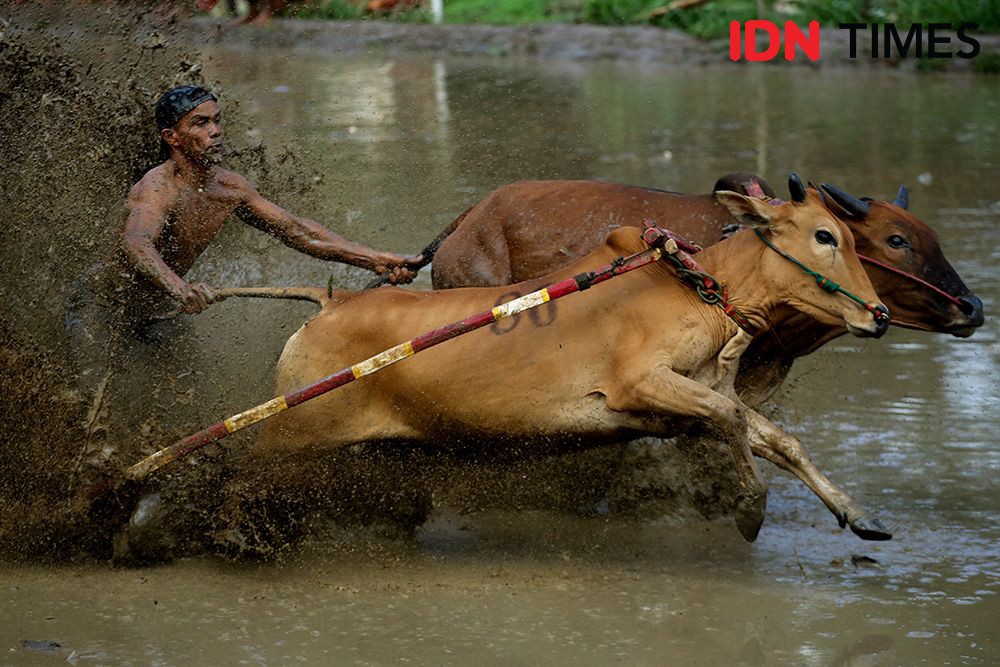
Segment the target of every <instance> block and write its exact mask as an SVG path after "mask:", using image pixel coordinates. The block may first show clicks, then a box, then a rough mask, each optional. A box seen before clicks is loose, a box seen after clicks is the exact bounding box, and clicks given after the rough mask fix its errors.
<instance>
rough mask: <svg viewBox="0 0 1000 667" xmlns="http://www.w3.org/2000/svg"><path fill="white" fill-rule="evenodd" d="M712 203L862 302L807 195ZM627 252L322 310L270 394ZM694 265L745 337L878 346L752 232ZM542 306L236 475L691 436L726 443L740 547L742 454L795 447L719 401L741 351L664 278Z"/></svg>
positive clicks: (461, 343)
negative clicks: (527, 275) (359, 446)
mask: <svg viewBox="0 0 1000 667" xmlns="http://www.w3.org/2000/svg"><path fill="white" fill-rule="evenodd" d="M719 200H720V201H722V202H723V203H724V204H725V205H726V206H728V207H730V208H731V209H734V210H736V211H737V212H738V213H739V214H740V215H741V216H742V217H744V218H750V219H752V220H754V221H756V222H758V223H770V224H769V225H768V228H767V231H766V232H765V235H766V236H767V237H769V238H770V240H771V242H773V243H774V244H776V245H778V246H780V247H781V248H783V249H784V250H786V251H788V252H791V253H792V254H793V255H795V256H796V257H798V258H799V259H800V260H802V261H805V262H806V263H808V264H812V265H814V266H816V267H822V270H823V271H824V272H825V273H827V274H828V275H829V277H830V278H831V279H833V280H836V281H837V282H840V283H841V284H843V285H844V287H845V288H846V289H849V290H850V291H852V292H854V293H856V294H858V295H859V296H860V297H861V298H862V299H864V300H866V301H871V300H873V299H875V298H876V297H875V294H874V291H873V290H872V289H871V285H870V283H869V281H868V279H867V276H866V275H865V273H864V271H863V270H862V269H861V266H860V264H859V263H858V259H857V257H856V255H855V254H854V250H853V247H854V241H853V238H852V236H851V234H850V231H849V230H848V229H847V227H846V226H844V225H843V223H841V222H839V221H838V220H837V219H836V218H835V217H833V216H832V215H831V214H830V213H829V212H828V211H827V210H826V209H825V208H824V206H823V205H822V203H821V200H820V198H819V195H818V194H816V193H811V194H810V195H809V196H808V197H807V198H805V200H804V201H803V202H795V203H787V204H783V205H781V206H769V205H767V204H765V203H763V202H761V201H759V200H755V199H751V198H748V197H744V196H741V195H738V194H735V193H720V195H719ZM643 247H644V244H643V243H642V240H641V234H640V231H639V230H638V229H635V228H631V227H623V228H621V229H618V230H616V231H615V232H614V233H613V234H612V235H611V236H610V237H609V238H608V240H607V242H606V243H605V244H604V245H602V246H601V247H599V248H597V249H596V250H594V251H593V252H591V253H590V254H589V255H587V256H585V257H584V258H581V259H578V260H576V261H575V262H573V263H571V264H570V265H569V266H566V267H563V268H561V269H559V270H558V271H556V272H555V273H553V274H551V275H549V276H546V277H545V278H543V279H538V280H534V281H529V282H526V283H521V284H519V285H515V286H513V287H507V286H504V287H489V288H480V289H459V290H442V291H434V292H412V291H404V290H399V289H392V288H388V289H382V290H374V291H369V292H364V293H361V294H359V295H357V296H354V297H353V298H349V299H347V300H346V302H343V303H340V304H339V305H338V304H334V303H332V302H331V303H327V304H326V305H324V307H323V310H322V312H321V313H320V314H319V315H317V316H316V317H314V318H313V319H312V320H310V321H309V322H308V323H306V324H305V325H304V326H303V327H302V328H301V329H299V330H298V331H297V332H296V333H295V334H294V335H293V336H292V337H291V338H290V339H289V341H288V343H287V344H286V345H285V349H284V351H283V352H282V355H281V359H280V361H279V362H278V381H277V392H278V393H285V392H288V391H289V390H292V389H295V388H298V387H301V386H304V385H306V384H308V383H310V382H312V381H314V380H316V379H317V378H319V377H321V376H323V375H324V374H326V373H328V372H330V369H336V368H342V367H345V366H348V365H351V364H356V363H358V362H360V361H362V360H363V359H364V358H365V357H367V356H370V355H373V354H375V353H376V352H379V351H381V350H383V349H386V348H390V347H392V346H398V345H401V344H402V343H403V342H404V341H406V340H408V339H412V338H413V337H415V336H417V335H418V334H421V333H423V332H426V331H429V330H432V329H435V328H437V327H440V326H442V325H444V324H446V323H449V322H452V321H457V320H459V319H462V318H464V317H466V316H468V315H471V314H472V313H475V312H477V311H482V310H488V309H489V308H491V307H493V306H495V305H497V304H498V303H500V302H501V301H503V300H505V299H508V298H510V294H511V293H516V294H520V295H524V294H527V293H529V292H532V291H534V290H537V289H539V288H541V287H542V286H543V285H545V284H547V283H549V282H555V281H559V280H563V279H566V278H569V277H570V276H573V275H577V274H580V273H582V272H584V271H587V270H591V269H595V268H598V267H600V266H602V265H606V264H608V263H609V262H610V261H611V260H612V259H614V258H616V257H619V256H623V255H630V254H632V253H635V252H637V251H639V250H641V249H643ZM699 261H700V262H701V263H702V265H703V266H704V267H705V269H706V270H708V271H710V272H712V273H713V274H714V275H716V276H717V277H718V278H719V279H720V280H721V281H723V282H725V283H726V284H728V285H729V286H730V287H729V294H730V299H731V300H732V301H733V302H734V303H735V304H736V305H737V306H738V307H739V308H740V309H741V310H742V311H743V313H744V314H745V315H746V317H747V318H748V320H749V321H750V322H751V324H752V326H755V327H765V326H768V325H769V324H770V323H773V322H776V321H778V322H780V320H781V318H782V317H784V316H785V315H786V314H788V313H793V312H794V313H801V314H803V315H805V316H807V317H809V318H815V319H816V320H818V321H821V322H823V323H824V325H825V326H831V327H832V326H836V327H846V328H848V329H850V330H851V331H852V332H853V333H855V334H856V335H881V334H882V333H884V331H885V323H884V321H883V320H879V321H876V320H875V318H873V316H872V314H871V312H869V311H868V310H866V309H864V308H862V307H861V306H859V305H858V304H857V303H855V302H853V301H851V300H849V299H848V298H845V297H844V296H843V295H837V294H830V293H828V292H825V291H823V290H821V289H820V288H819V287H818V286H817V285H816V282H815V281H814V280H813V278H812V277H810V276H808V275H807V274H806V273H804V272H803V271H801V270H800V269H799V268H798V267H796V266H795V265H794V264H792V263H791V262H789V261H788V260H787V259H785V258H783V257H781V256H780V255H779V254H778V253H776V252H774V251H772V250H771V249H770V248H768V247H767V245H765V243H764V242H762V241H761V239H759V238H758V237H757V235H756V233H754V232H753V231H750V230H746V231H743V232H741V233H738V234H736V235H734V236H733V237H732V238H730V239H727V240H726V241H723V242H722V243H719V244H716V245H715V246H713V247H711V248H709V249H707V250H705V251H704V252H703V253H701V254H700V255H699ZM551 305H553V306H556V305H558V308H556V309H554V310H553V311H551V312H550V313H549V314H548V316H547V317H546V318H545V320H544V321H541V319H540V320H539V321H530V319H526V321H525V322H524V323H523V324H522V326H516V327H512V328H505V327H502V326H498V327H496V328H495V329H494V330H493V331H492V332H491V331H490V330H486V329H483V330H480V331H477V332H474V333H471V334H469V335H467V336H463V337H461V338H457V339H455V340H453V341H449V342H448V343H445V344H442V345H440V346H438V347H435V348H432V349H429V350H426V351H425V352H422V353H420V354H418V355H416V356H414V357H412V358H408V359H404V360H402V361H400V362H399V363H397V364H395V365H393V366H390V367H388V368H386V369H385V370H384V371H383V372H382V373H379V374H378V375H373V376H371V377H365V378H362V379H360V380H359V381H358V382H355V383H352V384H349V385H347V386H345V387H342V388H341V389H339V390H337V391H334V392H331V393H329V394H326V395H324V396H322V397H319V398H316V399H314V400H313V401H310V402H309V403H306V404H304V405H301V406H299V407H296V408H294V409H292V410H289V411H288V412H285V413H282V414H280V415H278V416H276V417H274V418H273V419H272V420H270V421H269V422H268V423H267V424H266V426H265V428H264V431H263V432H262V434H261V439H260V441H259V442H258V444H257V446H256V447H255V448H254V450H253V451H252V454H251V458H250V460H249V463H248V466H249V469H250V470H260V469H264V470H268V469H271V468H272V467H275V466H276V467H283V466H285V465H294V466H299V467H308V466H310V465H311V464H310V456H323V454H324V453H326V452H329V451H331V450H334V449H336V448H339V447H345V446H348V445H351V444H353V443H359V442H366V441H397V442H406V443H410V444H414V443H418V444H419V443H423V444H430V445H434V446H439V447H457V446H461V445H462V444H464V445H465V446H467V447H469V446H471V447H482V446H483V443H484V442H486V443H490V446H493V447H503V446H504V443H516V444H517V445H518V447H520V448H528V449H530V448H533V447H535V448H537V447H541V446H544V445H551V444H552V443H553V442H559V443H562V444H563V445H564V446H566V445H571V446H579V445H581V444H589V443H599V442H602V441H604V442H606V441H614V440H618V439H621V438H629V437H636V436H640V435H647V434H648V435H658V436H670V435H676V434H677V433H679V432H683V431H686V430H688V429H690V428H692V427H694V426H696V425H701V426H703V427H705V428H707V429H708V430H709V431H711V432H712V433H714V435H715V436H716V437H720V436H721V437H722V439H723V440H724V441H725V442H727V443H729V445H730V452H731V453H732V456H733V460H734V465H735V469H736V470H737V471H738V473H739V478H740V484H741V489H742V493H741V505H740V508H741V511H740V512H738V513H737V519H738V525H739V526H740V529H741V532H742V533H743V534H744V536H745V537H747V538H748V539H753V538H754V537H755V536H756V534H757V530H758V529H759V526H760V522H761V521H762V520H763V508H764V499H765V497H766V495H765V485H764V482H763V481H762V480H761V479H760V477H759V474H758V472H757V469H756V466H755V464H754V462H753V459H752V456H751V450H750V447H753V448H757V449H759V448H762V447H768V448H771V449H773V450H774V451H777V452H792V451H794V450H795V449H796V448H798V447H799V445H798V442H797V441H796V440H795V439H794V438H792V437H791V436H789V435H787V434H785V433H784V432H783V431H782V430H781V429H780V428H778V427H777V426H775V425H774V424H772V423H770V422H769V421H768V420H766V419H765V418H764V417H762V416H760V415H759V414H757V413H756V412H754V411H753V410H751V409H749V408H747V407H746V406H745V405H744V404H743V403H742V401H740V399H739V398H738V397H737V395H736V394H735V391H734V389H733V378H734V375H735V371H736V368H737V366H738V361H739V357H740V354H741V353H742V351H743V350H744V349H745V347H746V345H747V344H749V342H750V341H751V336H750V335H749V334H747V333H746V332H745V331H743V330H742V329H740V328H738V327H737V325H736V324H735V323H734V322H733V320H731V319H729V318H728V317H727V316H726V315H725V314H724V313H723V311H722V309H721V308H717V307H715V306H710V305H707V304H705V303H704V302H702V301H701V300H700V299H699V298H698V296H697V295H696V294H695V293H694V292H693V290H692V289H691V288H690V287H689V286H687V285H686V284H684V283H682V282H681V281H680V280H679V279H678V278H677V275H676V274H675V273H674V271H673V270H672V269H670V268H669V267H668V266H667V265H666V264H664V263H663V262H658V263H656V264H652V265H649V266H647V267H645V268H643V269H640V270H636V271H633V272H631V273H628V274H626V275H624V276H621V277H620V278H617V279H615V280H614V281H611V282H608V283H605V284H602V285H600V286H595V287H594V288H593V289H590V290H588V291H587V292H585V293H583V294H579V295H574V296H572V297H568V298H566V299H564V300H561V301H559V302H558V303H557V304H556V303H553V304H551ZM502 323H503V320H501V321H500V322H498V323H497V324H498V325H499V324H502ZM404 348H405V346H404ZM397 349H403V348H397ZM360 367H362V366H359V368H360ZM250 486H253V485H250ZM825 501H826V502H827V503H828V505H830V506H831V509H832V510H833V511H834V513H835V514H836V516H837V518H838V519H839V520H844V518H845V516H846V517H848V520H849V521H850V522H851V523H852V526H854V525H855V524H856V523H857V525H861V526H864V521H865V518H864V516H863V513H861V512H860V509H858V508H856V506H853V505H851V506H850V507H849V506H847V505H844V504H843V501H842V500H841V499H840V498H839V497H830V498H826V499H825ZM855 509H856V510H857V511H854V510H855ZM848 510H851V511H854V513H853V514H852V513H851V512H849V511H848Z"/></svg>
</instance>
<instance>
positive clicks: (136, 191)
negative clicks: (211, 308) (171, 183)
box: [123, 180, 216, 314]
mask: <svg viewBox="0 0 1000 667" xmlns="http://www.w3.org/2000/svg"><path fill="white" fill-rule="evenodd" d="M127 207H128V213H127V217H126V219H125V235H124V239H123V245H124V250H125V256H126V257H127V258H128V260H129V262H131V264H132V265H133V266H134V267H135V268H136V270H138V271H139V272H140V273H141V274H142V275H144V276H145V277H146V278H148V279H149V280H150V282H152V283H153V284H154V285H156V286H157V287H158V288H160V289H161V290H163V291H164V292H166V293H167V294H169V295H170V296H171V297H173V298H174V299H176V300H177V301H179V302H180V303H181V305H182V308H183V310H184V312H186V313H189V314H195V313H198V312H201V311H202V310H204V309H205V308H207V307H208V305H209V304H210V303H212V302H213V301H214V300H215V298H216V297H215V294H214V293H213V292H212V289H211V288H210V287H208V286H207V285H204V284H197V285H190V284H188V283H187V282H186V281H185V280H184V279H183V278H181V277H180V276H179V275H177V274H176V273H175V272H174V271H173V269H171V268H170V267H169V266H167V263H166V262H165V261H163V257H162V256H161V255H160V252H159V251H158V250H157V249H156V241H157V239H159V237H160V234H161V233H162V232H163V228H164V226H165V224H166V214H167V211H166V206H165V204H164V202H163V201H162V199H161V196H160V194H159V189H158V188H155V187H152V186H151V185H150V184H149V183H147V182H145V180H143V181H140V182H139V183H136V184H135V185H134V186H133V187H132V190H131V191H130V192H129V195H128V204H127Z"/></svg>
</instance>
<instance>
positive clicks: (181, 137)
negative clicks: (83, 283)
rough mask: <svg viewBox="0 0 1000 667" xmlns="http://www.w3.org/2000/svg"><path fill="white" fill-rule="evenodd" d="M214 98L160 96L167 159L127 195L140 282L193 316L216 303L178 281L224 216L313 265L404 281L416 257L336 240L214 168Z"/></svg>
mask: <svg viewBox="0 0 1000 667" xmlns="http://www.w3.org/2000/svg"><path fill="white" fill-rule="evenodd" d="M220 122H221V114H220V110H219V104H218V102H217V101H216V99H215V96H214V95H212V94H211V93H209V92H208V91H205V90H203V89H201V88H197V87H194V86H179V87H177V88H174V89H172V90H169V91H167V92H166V93H164V94H163V95H162V96H161V97H160V100H159V101H158V102H157V104H156V123H157V125H158V126H159V129H160V136H161V137H162V139H163V141H164V143H165V144H166V145H167V146H168V147H169V151H170V158H169V159H168V160H167V161H166V162H164V163H163V164H161V165H159V166H158V167H154V168H153V169H151V170H150V171H149V172H148V173H147V174H146V175H145V176H144V177H143V178H142V180H140V181H139V182H138V183H136V184H135V186H133V188H132V191H131V192H130V193H129V196H128V216H127V218H126V221H125V230H124V239H123V249H124V254H125V259H126V260H127V262H128V263H129V264H131V268H133V269H134V270H135V271H136V272H137V273H138V274H139V276H141V278H142V279H144V280H145V281H146V282H147V283H148V284H145V285H143V287H146V288H149V287H153V288H155V289H156V290H159V291H161V292H164V293H166V294H167V295H169V296H170V297H172V298H173V299H174V300H175V301H177V302H179V303H180V304H181V305H182V306H183V309H184V311H185V312H187V313H197V312H200V311H201V310H203V309H204V308H205V307H207V306H208V304H210V303H212V302H213V301H214V300H215V294H214V292H213V290H212V289H211V288H210V287H208V286H207V285H205V284H204V283H199V284H196V285H191V284H188V283H186V282H185V281H184V279H183V277H182V276H183V275H184V274H185V273H187V271H188V270H189V269H190V268H191V265H192V264H194V261H195V260H196V259H197V258H198V256H199V255H201V253H202V252H203V251H204V250H205V248H206V247H207V246H208V244H209V242H211V240H212V239H213V238H214V237H215V235H216V233H218V231H219V229H220V228H221V227H222V224H223V223H224V222H225V220H226V218H228V217H229V216H230V214H235V215H236V217H237V218H239V219H240V220H242V221H243V222H245V223H246V224H248V225H251V226H252V227H256V228H257V229H260V230H261V231H263V232H266V233H268V234H270V235H272V236H274V237H276V238H277V239H279V240H280V241H281V242H282V243H284V244H285V245H287V246H289V247H290V248H294V249H295V250H298V251H300V252H303V253H305V254H307V255H312V256H313V257H317V258H319V259H324V260H329V261H335V262H344V263H346V264H352V265H354V266H359V267H361V268H365V269H369V270H371V271H374V272H376V273H385V272H387V271H389V272H391V276H390V278H391V282H400V283H401V282H410V281H411V280H413V278H414V276H415V275H416V271H415V267H416V266H417V265H418V264H419V263H420V257H419V256H418V257H404V256H401V255H396V254H392V253H387V252H379V251H376V250H372V249H371V248H366V247H364V246H362V245H359V244H357V243H353V242H351V241H348V240H347V239H345V238H343V237H341V236H338V235H337V234H334V233H333V232H331V231H329V230H328V229H326V228H325V227H323V226H322V225H319V224H317V223H315V222H313V221H312V220H308V219H306V218H300V217H297V216H295V215H293V214H291V213H289V212H288V211H285V210H284V209H282V208H281V207H279V206H277V205H275V204H273V203H271V202H269V201H267V200H266V199H264V198H263V197H261V196H260V194H259V193H258V192H257V191H256V190H255V189H254V188H253V186H252V185H250V183H249V182H248V181H247V180H246V179H245V178H244V177H242V176H240V175H239V174H237V173H235V172H232V171H227V170H225V169H222V168H221V167H219V166H218V162H219V159H220V158H221V155H222V126H221V124H220Z"/></svg>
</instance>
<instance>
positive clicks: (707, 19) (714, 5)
mask: <svg viewBox="0 0 1000 667" xmlns="http://www.w3.org/2000/svg"><path fill="white" fill-rule="evenodd" d="M771 4H772V1H771V0H767V2H765V3H764V10H765V13H764V15H763V16H757V3H756V2H755V1H754V0H728V1H727V2H710V3H708V4H707V5H703V6H701V7H694V8H691V9H679V10H675V11H672V12H667V13H666V14H664V15H663V16H661V17H657V18H656V19H654V21H653V22H654V24H655V25H658V26H660V27H662V28H675V29H677V30H683V31H684V32H687V33H690V34H691V35H694V36H695V37H699V38H701V39H716V38H719V37H725V36H726V35H728V34H729V24H730V23H731V22H732V21H740V22H741V23H743V22H746V21H750V20H753V19H757V18H762V19H773V18H774V17H773V16H772V15H771V11H770V5H771Z"/></svg>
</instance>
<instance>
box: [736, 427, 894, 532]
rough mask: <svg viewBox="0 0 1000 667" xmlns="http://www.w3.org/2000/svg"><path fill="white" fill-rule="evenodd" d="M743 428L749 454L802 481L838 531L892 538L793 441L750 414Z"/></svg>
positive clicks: (796, 440) (790, 437)
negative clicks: (746, 429) (833, 519)
mask: <svg viewBox="0 0 1000 667" xmlns="http://www.w3.org/2000/svg"><path fill="white" fill-rule="evenodd" d="M747 426H748V427H749V432H750V447H751V449H752V450H753V453H754V454H755V455H757V456H759V457H761V458H765V459H767V460H768V461H770V462H771V463H773V464H775V465H776V466H778V467H779V468H781V469H782V470H787V471H788V472H790V473H792V474H793V475H795V476H796V477H798V478H799V479H800V480H802V482H804V483H805V485H806V486H808V487H809V488H810V489H811V490H812V492H813V493H815V494H816V495H817V496H818V497H819V499H820V500H822V501H823V504H824V505H826V506H827V508H828V509H829V510H830V511H831V512H832V513H833V515H834V516H835V517H837V522H838V523H839V524H840V527H841V528H844V527H845V526H850V527H851V531H852V532H853V533H854V534H855V535H857V536H858V537H860V538H861V539H863V540H889V539H892V533H891V532H890V530H889V529H888V528H887V527H886V526H885V524H883V523H882V522H881V521H880V520H879V519H878V518H877V517H873V516H871V515H869V514H868V513H867V512H866V511H865V510H864V509H863V508H862V507H861V506H860V505H859V504H858V503H857V502H855V501H854V499H853V498H851V497H850V496H849V495H847V493H846V492H845V491H844V490H843V489H841V488H840V487H838V486H837V485H835V484H834V483H833V482H831V481H830V480H829V479H828V478H827V477H826V475H824V474H823V473H822V472H820V470H819V469H818V468H817V467H816V465H815V464H814V463H813V462H812V461H811V460H809V455H808V454H807V453H806V451H805V449H803V447H802V443H801V442H799V441H798V439H797V438H795V437H793V436H791V435H789V434H787V433H785V432H784V431H783V430H782V429H781V428H780V427H778V426H776V425H775V424H773V423H772V422H770V421H769V420H767V419H766V418H765V417H763V416H762V415H760V414H758V413H757V412H754V411H749V412H748V414H747Z"/></svg>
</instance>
